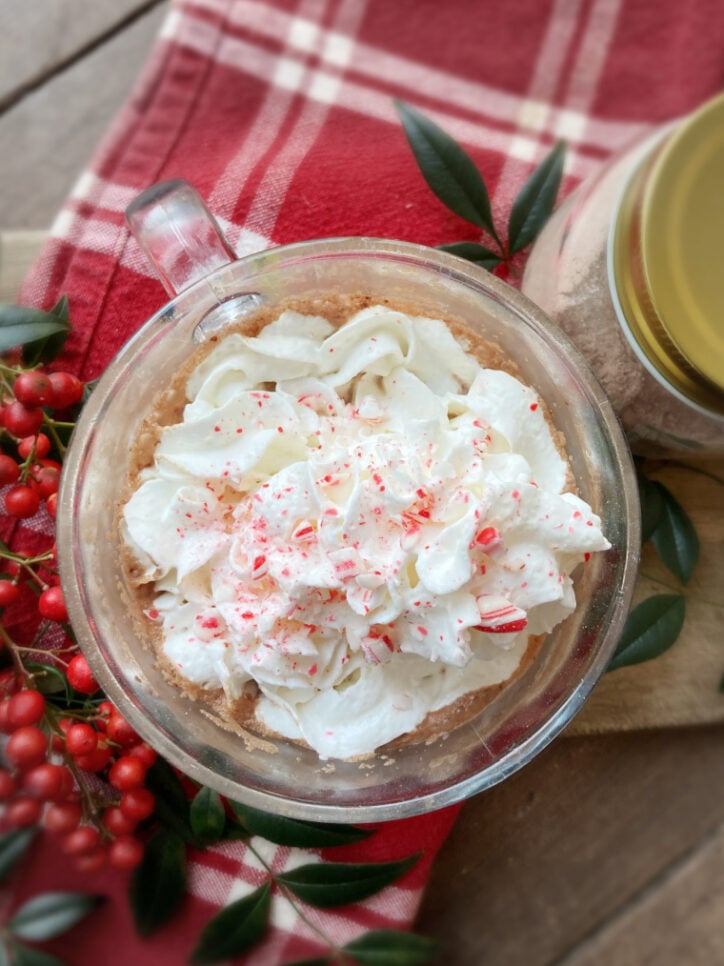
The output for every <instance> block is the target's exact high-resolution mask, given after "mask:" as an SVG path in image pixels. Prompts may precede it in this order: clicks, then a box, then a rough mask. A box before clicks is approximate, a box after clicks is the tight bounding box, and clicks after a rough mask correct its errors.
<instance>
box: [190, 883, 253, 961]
mask: <svg viewBox="0 0 724 966" xmlns="http://www.w3.org/2000/svg"><path fill="white" fill-rule="evenodd" d="M270 908H271V886H270V884H269V883H268V882H266V883H265V884H264V885H263V886H260V887H259V888H258V889H257V890H256V891H255V892H252V894H251V895H250V896H244V898H243V899H238V900H237V901H236V902H232V903H231V904H230V905H228V906H227V907H226V908H225V909H222V910H221V912H220V913H218V915H216V916H214V918H213V919H212V920H211V921H210V922H208V923H207V924H206V926H204V929H203V931H202V933H201V936H200V937H199V941H198V944H197V946H196V948H195V949H194V951H193V953H192V954H191V962H192V963H218V962H220V961H222V960H224V959H230V958H231V957H232V956H238V955H239V954H240V953H243V952H244V950H246V949H249V948H250V947H251V946H253V945H254V944H255V943H256V942H258V940H259V939H261V937H262V936H263V935H264V933H265V932H266V929H267V924H268V921H269V910H270Z"/></svg>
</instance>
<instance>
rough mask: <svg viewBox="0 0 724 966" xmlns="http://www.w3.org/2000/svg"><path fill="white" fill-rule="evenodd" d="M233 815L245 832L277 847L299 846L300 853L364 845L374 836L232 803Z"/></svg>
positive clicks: (366, 830) (370, 831) (344, 827)
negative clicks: (357, 843)
mask: <svg viewBox="0 0 724 966" xmlns="http://www.w3.org/2000/svg"><path fill="white" fill-rule="evenodd" d="M229 805H230V806H231V808H232V811H233V812H234V814H235V815H236V816H237V818H238V819H239V820H240V822H241V823H242V825H243V826H244V828H245V829H246V830H247V831H248V832H250V833H251V834H252V835H259V836H261V837H262V838H264V839H267V840H268V841H269V842H274V843H275V844H276V845H290V846H296V847H297V848H300V849H323V848H329V847H330V846H334V845H349V844H350V843H351V842H361V841H362V840H363V839H366V838H369V837H370V835H372V834H373V832H372V830H368V829H361V828H356V826H354V825H329V824H325V823H322V822H302V821H300V820H299V819H295V818H282V817H281V816H280V815H269V814H268V813H267V812H260V811H259V810H258V809H256V808H250V807H249V806H248V805H241V804H240V803H239V802H231V801H230V802H229Z"/></svg>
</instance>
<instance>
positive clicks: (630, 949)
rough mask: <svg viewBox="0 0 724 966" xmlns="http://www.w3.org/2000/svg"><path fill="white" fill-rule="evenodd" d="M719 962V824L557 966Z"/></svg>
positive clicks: (723, 859) (722, 849) (723, 896)
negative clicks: (627, 906) (636, 899)
mask: <svg viewBox="0 0 724 966" xmlns="http://www.w3.org/2000/svg"><path fill="white" fill-rule="evenodd" d="M611 963H616V966H681V964H682V963H685V964H686V966H712V964H714V963H724V826H720V827H719V828H718V829H717V831H716V832H715V833H714V834H713V835H711V836H710V837H708V838H707V839H706V840H705V841H704V842H703V843H702V844H701V845H700V847H699V848H697V849H696V850H695V852H694V854H693V855H691V856H687V858H686V860H685V861H683V862H681V863H680V864H679V865H677V866H676V867H675V868H674V869H673V870H672V871H671V872H670V874H668V875H667V876H666V877H665V879H664V881H662V882H660V883H656V885H655V887H654V888H653V889H647V890H646V891H645V893H644V895H643V896H642V897H641V898H640V899H639V900H638V901H637V902H636V903H634V904H632V906H631V907H630V908H628V909H626V910H625V912H624V913H623V914H622V915H621V916H620V917H619V918H618V919H616V920H615V921H614V922H612V923H610V924H609V925H608V926H607V927H606V928H605V929H603V930H602V931H601V932H600V933H598V934H596V936H594V937H591V939H589V940H588V941H587V942H586V943H584V944H583V945H582V946H581V948H580V949H578V950H576V951H574V952H573V953H572V954H571V955H570V956H567V957H565V959H563V960H561V963H560V966H610V964H611Z"/></svg>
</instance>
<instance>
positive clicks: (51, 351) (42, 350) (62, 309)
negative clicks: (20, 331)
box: [23, 295, 70, 366]
mask: <svg viewBox="0 0 724 966" xmlns="http://www.w3.org/2000/svg"><path fill="white" fill-rule="evenodd" d="M69 311H70V308H69V304H68V296H67V295H61V297H60V298H59V299H58V301H57V302H56V303H55V305H54V306H53V308H52V309H51V310H50V314H51V315H53V316H55V318H57V319H58V320H59V321H60V322H63V323H64V328H63V329H62V330H61V331H60V332H56V334H55V335H48V336H46V337H45V338H43V339H40V340H38V341H35V342H26V343H25V345H24V346H23V362H24V363H25V365H28V366H37V365H38V364H39V363H41V362H45V363H47V362H52V361H53V359H55V358H56V356H58V355H60V353H61V351H62V349H63V346H64V345H65V342H66V339H67V338H68V333H69V332H70V322H69V321H68V319H69Z"/></svg>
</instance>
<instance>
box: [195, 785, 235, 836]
mask: <svg viewBox="0 0 724 966" xmlns="http://www.w3.org/2000/svg"><path fill="white" fill-rule="evenodd" d="M190 817H191V830H192V831H193V833H194V836H195V837H196V841H197V842H199V844H200V845H202V846H206V845H214V844H215V843H216V842H218V841H219V839H220V838H221V836H222V835H223V832H224V826H225V825H226V813H225V812H224V806H223V803H222V801H221V796H220V795H219V793H218V792H215V791H214V790H213V789H212V788H200V789H199V790H198V792H197V793H196V795H195V796H194V800H193V801H192V802H191V810H190Z"/></svg>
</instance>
